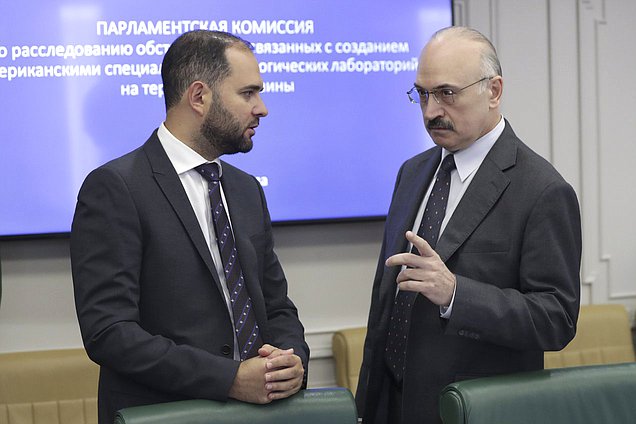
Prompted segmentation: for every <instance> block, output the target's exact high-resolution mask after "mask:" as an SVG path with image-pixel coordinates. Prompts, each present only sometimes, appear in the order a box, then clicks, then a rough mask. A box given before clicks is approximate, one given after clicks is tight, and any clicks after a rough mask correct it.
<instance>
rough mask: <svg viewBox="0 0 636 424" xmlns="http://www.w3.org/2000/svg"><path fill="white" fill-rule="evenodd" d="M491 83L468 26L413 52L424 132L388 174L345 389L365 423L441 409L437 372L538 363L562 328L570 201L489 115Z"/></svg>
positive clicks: (569, 314) (561, 342) (496, 93)
mask: <svg viewBox="0 0 636 424" xmlns="http://www.w3.org/2000/svg"><path fill="white" fill-rule="evenodd" d="M502 92H503V79H502V73H501V65H500V63H499V59H498V58H497V53H496V51H495V48H494V47H493V45H492V44H491V43H490V41H489V40H488V39H487V38H486V37H484V36H483V35H482V34H480V33H479V32H477V31H475V30H472V29H469V28H463V27H451V28H447V29H444V30H440V31H439V32H437V33H436V34H434V35H433V36H432V38H431V40H430V41H429V43H428V44H427V45H426V47H425V48H424V50H423V51H422V54H421V55H420V59H419V64H418V70H417V75H416V79H415V84H414V87H413V88H412V89H411V90H410V91H409V92H408V95H409V98H410V99H411V102H413V103H418V104H419V106H420V107H421V109H422V115H423V118H424V124H425V126H426V129H427V131H428V133H429V135H430V136H431V138H432V139H433V141H434V142H435V144H436V146H435V147H433V148H432V149H430V150H428V151H426V152H424V153H421V154H419V155H417V156H415V157H413V158H411V159H409V160H408V161H406V162H405V163H404V164H403V166H402V168H401V169H400V171H399V173H398V177H397V182H396V184H395V189H394V192H393V198H392V201H391V206H390V209H389V213H388V216H387V220H386V225H385V235H384V241H383V246H382V251H381V254H380V260H379V264H378V268H377V272H376V277H375V280H374V285H373V292H372V298H371V309H370V313H369V321H368V332H367V337H366V340H365V346H364V358H363V363H362V369H361V371H360V380H359V385H358V389H357V393H356V396H357V399H356V401H357V404H358V409H359V412H360V416H361V417H362V418H363V422H364V423H365V424H372V423H374V424H385V423H386V424H388V423H390V424H401V423H402V424H407V423H427V424H433V423H439V422H441V421H440V417H439V412H438V397H439V394H440V391H441V390H442V389H443V387H444V386H445V385H447V384H449V383H451V382H453V381H457V380H462V379H468V378H475V377H484V376H490V375H495V374H503V373H512V372H518V371H530V370H538V369H542V368H543V352H544V351H546V350H559V349H561V348H563V347H564V346H565V345H566V344H567V343H568V342H569V341H570V340H571V339H572V338H573V337H574V333H575V329H576V321H577V317H578V310H579V299H580V280H579V267H580V260H581V221H580V214H579V207H578V201H577V198H576V195H575V193H574V190H573V189H572V187H571V186H570V185H569V184H568V183H567V182H566V181H565V180H564V179H563V178H562V177H561V175H559V174H558V173H557V171H556V170H555V169H554V168H553V166H552V165H550V163H548V162H547V161H546V160H544V159H543V158H541V157H540V156H539V155H537V154H536V153H534V152H533V151H532V150H531V149H530V148H528V147H527V146H526V145H525V144H524V143H523V142H521V140H519V138H517V136H516V135H515V133H514V132H513V130H512V127H511V126H510V123H508V121H506V120H505V119H504V118H503V117H502V116H501V112H500V108H499V107H500V101H501V96H502Z"/></svg>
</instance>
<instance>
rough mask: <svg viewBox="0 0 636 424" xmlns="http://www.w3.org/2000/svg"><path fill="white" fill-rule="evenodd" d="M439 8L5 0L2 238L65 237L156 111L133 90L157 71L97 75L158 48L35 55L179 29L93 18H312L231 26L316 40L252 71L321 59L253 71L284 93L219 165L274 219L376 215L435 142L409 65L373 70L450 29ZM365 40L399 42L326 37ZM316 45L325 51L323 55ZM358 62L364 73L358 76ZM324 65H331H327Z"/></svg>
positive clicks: (430, 3)
mask: <svg viewBox="0 0 636 424" xmlns="http://www.w3.org/2000/svg"><path fill="white" fill-rule="evenodd" d="M450 3H451V2H450V0H419V1H417V0H397V1H390V2H389V1H371V2H370V1H359V0H355V1H347V2H342V1H336V0H327V1H304V2H297V1H274V2H250V1H231V2H230V1H210V0H208V1H194V0H185V1H181V2H179V3H178V5H176V4H175V3H174V2H156V1H153V2H151V1H136V2H130V1H112V0H109V1H97V0H84V1H79V0H75V1H72V0H66V1H63V0H54V1H52V0H47V1H44V0H42V1H28V0H27V1H23V2H13V3H11V4H3V5H2V6H1V7H0V9H2V10H1V13H0V99H1V100H2V101H1V102H0V128H2V142H1V143H0V236H16V235H32V234H47V233H58V232H67V231H69V229H70V223H71V220H72V215H73V210H74V207H75V202H76V195H77V192H78V190H79V187H80V185H81V183H82V181H83V179H84V177H85V176H86V174H87V173H88V172H90V170H92V169H94V168H95V167H97V166H99V165H100V164H102V163H104V162H106V161H108V160H110V159H113V158H115V157H117V156H120V155H122V154H124V153H126V152H128V151H130V150H132V149H134V148H136V147H138V146H140V145H141V144H142V143H143V142H144V141H145V140H146V139H147V138H148V136H149V135H150V134H151V132H152V131H153V130H154V129H155V128H156V127H157V126H158V125H159V124H160V123H161V122H162V120H163V118H164V103H163V98H161V97H159V96H156V95H145V94H144V92H143V89H142V85H146V86H149V85H156V84H160V83H161V79H160V76H158V75H143V76H141V77H140V76H135V75H118V76H114V75H110V74H108V75H107V74H106V72H105V71H106V69H109V70H112V69H113V67H112V66H113V65H134V64H149V65H153V64H154V65H159V64H160V63H161V59H162V56H161V55H150V56H149V55H143V56H140V55H138V54H136V53H135V52H133V54H131V55H111V56H94V55H91V56H86V55H78V56H77V57H71V56H68V57H66V58H65V57H63V56H57V55H47V54H46V49H45V48H42V49H40V47H48V46H53V47H55V46H62V47H60V48H64V47H65V46H70V45H82V46H84V45H88V46H102V45H106V46H107V45H126V44H129V45H131V46H133V49H135V48H136V46H137V45H140V44H145V43H147V42H148V41H151V40H152V41H153V42H155V43H156V44H159V45H161V44H169V43H171V42H172V41H173V40H174V38H176V37H177V36H178V35H179V34H176V33H175V34H169V35H156V34H154V35H153V34H138V35H131V34H129V35H126V34H119V33H117V32H111V33H108V32H107V33H104V32H103V31H102V33H98V31H97V26H98V25H97V23H98V22H100V21H104V22H107V23H109V22H114V23H117V22H130V21H138V22H153V23H154V22H159V21H164V20H165V21H180V20H201V21H207V22H209V21H214V22H217V23H218V22H223V21H226V22H228V24H229V28H228V29H230V30H231V29H232V25H231V22H232V21H255V22H256V23H259V22H262V21H270V22H274V21H280V20H282V21H286V20H291V21H313V29H314V30H313V32H312V33H294V34H289V33H282V34H281V33H270V34H262V33H252V34H238V35H240V36H242V37H243V38H245V39H247V40H248V41H251V42H252V43H285V45H290V44H294V43H306V44H307V45H312V43H313V45H319V46H321V48H320V49H316V50H317V51H315V52H313V53H312V52H309V53H304V54H303V53H295V54H272V53H269V54H265V53H263V54H257V58H258V60H259V61H260V62H261V64H262V65H261V66H262V67H263V68H262V70H266V69H265V66H266V64H267V63H272V64H274V65H273V66H274V67H273V68H270V70H271V69H275V63H291V62H297V63H301V62H302V63H323V64H325V63H326V64H327V65H325V66H322V67H320V66H316V67H313V68H309V70H310V72H284V71H283V72H264V73H263V74H262V76H263V79H264V81H265V82H266V83H277V82H283V83H287V84H290V83H293V92H285V91H284V90H282V91H278V92H276V91H270V92H266V93H264V94H263V98H264V100H265V103H266V105H267V107H268V109H269V116H268V117H266V118H264V119H262V120H261V125H260V127H259V128H258V129H257V134H256V136H255V138H254V149H253V150H252V152H250V153H248V154H246V155H234V156H229V157H224V158H223V159H225V160H227V161H228V162H230V163H233V164H235V165H237V166H239V167H240V168H242V169H244V170H245V171H247V172H249V173H251V174H253V175H255V176H258V177H265V178H264V179H263V181H265V180H266V181H267V185H265V187H264V189H265V193H266V196H267V200H268V204H269V208H270V212H271V215H272V219H273V220H274V221H302V220H321V219H352V218H365V217H376V216H382V215H384V214H385V213H386V211H387V209H388V205H389V201H390V196H391V192H392V189H393V183H394V179H395V175H396V173H397V170H398V168H399V166H400V164H401V163H402V162H403V161H404V160H406V159H407V158H409V157H410V156H412V155H414V154H416V153H418V152H421V151H423V150H424V149H426V148H428V147H429V146H431V145H432V142H431V141H430V139H429V138H428V136H427V134H426V132H425V130H424V127H423V124H422V117H421V112H420V110H419V108H418V107H417V106H416V105H411V104H409V103H408V100H407V98H406V94H405V92H406V91H407V90H408V89H409V88H410V87H411V86H412V84H413V81H414V78H415V71H414V70H400V71H397V72H396V69H394V68H393V67H392V68H391V69H390V70H388V71H387V70H386V67H385V70H384V71H381V70H377V69H379V68H378V67H379V63H380V62H384V63H388V62H391V63H393V64H395V63H398V62H400V63H409V62H412V61H414V60H416V59H417V57H418V55H419V52H420V49H421V48H422V47H423V45H424V44H425V43H426V41H427V39H428V37H429V36H430V35H431V34H432V33H433V32H434V31H436V30H437V29H439V28H441V27H444V26H448V25H450V24H451V19H452V18H451V4H450ZM248 26H249V25H248ZM362 42H364V43H372V44H376V45H388V43H396V44H398V45H399V46H401V47H400V48H399V49H396V50H395V52H394V51H387V52H374V53H370V54H358V53H359V52H353V51H347V47H345V48H344V51H343V49H342V47H344V46H346V44H339V46H340V47H341V48H340V49H339V50H340V52H337V51H336V50H335V47H336V45H337V43H362ZM327 43H331V47H332V48H333V49H332V50H331V51H329V52H328V51H326V49H325V46H326V45H327ZM348 46H352V44H348ZM404 46H406V47H407V48H406V49H405V48H404ZM318 50H319V51H318ZM25 52H26V54H23V53H25ZM31 53H34V54H31ZM347 60H349V62H348V63H349V64H351V67H350V70H353V72H338V71H335V69H340V66H345V67H346V65H343V64H346V63H347ZM334 63H336V68H332V66H333V64H334ZM55 66H58V68H55ZM60 66H64V67H67V68H66V69H71V68H72V67H74V66H75V67H79V66H85V67H87V68H90V67H92V69H99V70H100V73H101V75H94V76H90V75H75V76H68V75H61V74H59V75H55V73H57V72H58V71H59V70H60V69H62V68H61V67H60ZM365 66H366V67H367V71H369V72H364V71H362V72H360V70H362V69H363V68H364V67H365ZM373 66H375V70H372V67H373ZM46 67H48V69H49V74H48V75H43V76H40V75H39V72H38V70H41V69H44V68H46ZM325 68H326V69H328V70H331V72H324V70H325ZM18 69H19V70H20V71H18ZM27 69H28V71H27ZM51 70H55V72H52V71H51ZM19 72H22V74H20V73H19ZM27 72H28V73H27ZM60 72H61V71H60ZM131 85H136V86H138V87H139V90H140V92H139V94H138V95H136V96H133V95H122V86H131ZM279 87H282V85H279ZM288 87H289V85H288Z"/></svg>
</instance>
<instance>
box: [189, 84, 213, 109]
mask: <svg viewBox="0 0 636 424" xmlns="http://www.w3.org/2000/svg"><path fill="white" fill-rule="evenodd" d="M185 95H186V97H187V102H188V105H189V106H190V109H192V111H193V112H194V113H196V114H197V115H198V116H200V117H204V116H205V114H206V113H207V111H208V108H209V106H210V102H211V100H212V92H211V91H210V88H209V87H208V85H207V84H206V83H204V82H201V81H194V82H193V83H192V84H190V86H189V87H188V89H187V90H186V94H185Z"/></svg>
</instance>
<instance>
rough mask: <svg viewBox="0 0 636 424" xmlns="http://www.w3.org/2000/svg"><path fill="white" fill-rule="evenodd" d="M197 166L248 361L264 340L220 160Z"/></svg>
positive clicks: (242, 351) (242, 350)
mask: <svg viewBox="0 0 636 424" xmlns="http://www.w3.org/2000/svg"><path fill="white" fill-rule="evenodd" d="M195 169H196V170H197V171H198V172H199V173H200V174H201V175H202V176H203V178H205V179H206V180H207V181H208V194H209V195H210V207H211V209H212V220H213V221H214V230H215V231H216V241H217V244H218V246H219V251H220V253H221V259H222V260H223V271H224V273H225V283H226V284H227V289H228V290H229V293H230V303H231V304H232V316H233V317H234V329H235V331H236V339H237V341H238V347H239V352H240V357H241V361H244V360H245V359H247V358H251V357H253V356H256V353H257V352H258V349H259V348H260V347H261V346H262V344H263V342H262V339H261V337H260V331H259V328H258V324H257V323H256V318H255V317H254V312H253V311H252V300H251V299H250V295H249V293H248V292H247V287H246V285H245V280H244V279H243V271H242V270H241V264H240V262H239V258H238V254H237V251H236V245H235V244H234V235H233V234H232V229H231V228H230V220H229V219H228V216H227V213H226V212H225V207H224V205H223V200H222V199H221V184H220V179H219V166H218V165H217V164H216V163H206V164H203V165H200V166H197V167H196V168H195Z"/></svg>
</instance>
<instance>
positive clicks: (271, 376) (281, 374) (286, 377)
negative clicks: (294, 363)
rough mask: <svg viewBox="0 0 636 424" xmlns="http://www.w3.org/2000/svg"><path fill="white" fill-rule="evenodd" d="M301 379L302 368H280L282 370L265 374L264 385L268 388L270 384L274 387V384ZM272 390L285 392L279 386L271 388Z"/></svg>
mask: <svg viewBox="0 0 636 424" xmlns="http://www.w3.org/2000/svg"><path fill="white" fill-rule="evenodd" d="M302 377H303V368H302V367H293V368H282V369H279V370H276V371H272V372H268V373H267V374H265V383H266V384H267V385H268V386H267V387H269V385H271V384H274V385H275V384H276V383H280V382H285V381H290V380H295V379H298V378H302ZM273 389H276V390H287V389H286V388H281V387H280V386H273ZM273 389H272V390H273ZM268 390H269V389H268Z"/></svg>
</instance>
